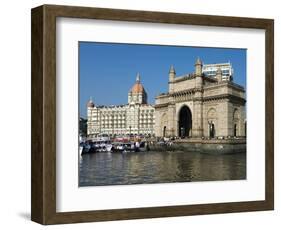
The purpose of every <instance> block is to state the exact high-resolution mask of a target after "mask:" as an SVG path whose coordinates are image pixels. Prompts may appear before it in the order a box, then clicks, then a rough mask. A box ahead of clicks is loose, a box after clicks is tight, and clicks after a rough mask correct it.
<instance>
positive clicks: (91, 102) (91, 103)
mask: <svg viewBox="0 0 281 230" xmlns="http://www.w3.org/2000/svg"><path fill="white" fill-rule="evenodd" d="M87 107H95V105H94V103H93V101H92V99H90V100H89V101H88V103H87Z"/></svg>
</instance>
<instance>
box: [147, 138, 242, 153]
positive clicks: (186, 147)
mask: <svg viewBox="0 0 281 230" xmlns="http://www.w3.org/2000/svg"><path fill="white" fill-rule="evenodd" d="M150 149H151V150H153V151H184V152H200V153H204V154H235V153H246V140H245V139H244V140H177V141H174V142H172V143H170V144H168V145H157V144H156V145H152V146H150Z"/></svg>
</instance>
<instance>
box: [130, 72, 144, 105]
mask: <svg viewBox="0 0 281 230" xmlns="http://www.w3.org/2000/svg"><path fill="white" fill-rule="evenodd" d="M128 103H129V104H147V94H146V91H145V89H144V87H143V85H142V84H141V81H140V74H139V73H138V74H137V76H136V83H135V84H134V85H133V87H132V88H131V90H130V91H129V93H128Z"/></svg>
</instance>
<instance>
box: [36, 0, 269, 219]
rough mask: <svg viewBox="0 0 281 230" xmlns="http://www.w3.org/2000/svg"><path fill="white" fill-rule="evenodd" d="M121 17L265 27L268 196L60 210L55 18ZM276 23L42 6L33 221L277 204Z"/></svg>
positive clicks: (38, 24)
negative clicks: (57, 172)
mask: <svg viewBox="0 0 281 230" xmlns="http://www.w3.org/2000/svg"><path fill="white" fill-rule="evenodd" d="M57 17H74V18H88V19H104V20H121V21H134V22H150V23H173V24H188V25H204V26H222V27H239V28H256V29H264V30H265V34H266V51H265V53H266V55H265V62H266V63H265V64H266V65H265V66H266V85H265V87H266V138H265V143H266V151H265V155H266V160H265V164H266V165H265V169H266V172H265V176H266V183H265V185H266V186H265V200H264V201H249V202H233V203H216V204H200V205H183V206H166V207H149V208H131V209H118V210H103V211H79V212H63V213H57V212H56V18H57ZM273 39H274V21H273V20H270V19H254V18H239V17H222V16H208V15H192V14H178V13H162V12H144V11H129V10H115V9H102V8H88V7H73V6H56V5H43V6H40V7H37V8H34V9H32V50H31V51H32V158H31V161H32V162H31V163H32V168H31V173H32V178H31V179H32V186H31V192H32V194H31V196H32V199H31V201H32V204H31V219H32V220H33V221H36V222H38V223H41V224H61V223H75V222H89V221H109V220H124V219H138V218H155V217H169V216H184V215H198V214H214V213H230V212H244V211H259V210H272V209H273V208H274V76H273V70H274V41H273Z"/></svg>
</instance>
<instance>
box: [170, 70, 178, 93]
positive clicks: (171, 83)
mask: <svg viewBox="0 0 281 230" xmlns="http://www.w3.org/2000/svg"><path fill="white" fill-rule="evenodd" d="M175 77H176V71H175V68H174V66H173V65H171V67H170V71H169V93H173V92H174V80H175Z"/></svg>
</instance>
